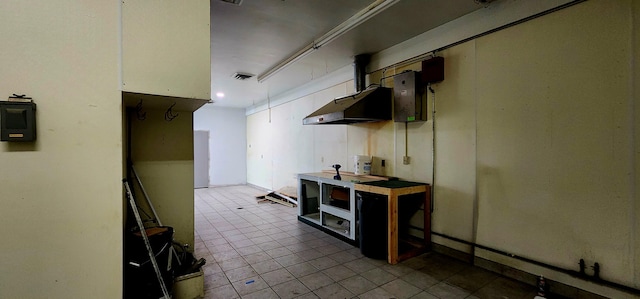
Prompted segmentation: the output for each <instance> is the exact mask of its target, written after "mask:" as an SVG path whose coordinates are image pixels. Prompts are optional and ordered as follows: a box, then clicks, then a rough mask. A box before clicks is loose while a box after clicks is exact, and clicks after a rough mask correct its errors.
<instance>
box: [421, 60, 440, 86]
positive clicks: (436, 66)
mask: <svg viewBox="0 0 640 299" xmlns="http://www.w3.org/2000/svg"><path fill="white" fill-rule="evenodd" d="M442 80H444V57H433V58H431V59H427V60H423V61H422V83H423V84H425V85H427V83H435V82H440V81H442Z"/></svg>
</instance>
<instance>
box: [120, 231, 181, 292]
mask: <svg viewBox="0 0 640 299" xmlns="http://www.w3.org/2000/svg"><path fill="white" fill-rule="evenodd" d="M146 233H147V236H148V238H149V242H150V244H151V248H152V249H153V253H154V256H155V259H156V261H157V263H158V266H159V268H160V271H161V274H162V278H163V280H164V281H165V282H169V283H166V287H167V289H168V291H169V292H170V291H171V286H172V283H171V282H172V281H173V266H172V265H171V258H172V256H171V250H170V248H171V246H172V245H171V244H172V240H173V228H172V227H168V226H167V227H153V228H148V229H146ZM125 244H126V245H125V248H126V250H125V261H126V265H125V271H124V278H125V279H124V283H125V286H124V288H125V298H160V297H162V296H163V294H162V290H161V288H160V286H159V285H158V280H157V278H156V274H155V272H154V269H153V265H152V263H151V260H150V259H149V255H148V253H147V250H146V248H145V245H144V241H143V239H142V235H141V232H140V231H135V232H130V233H128V234H127V235H126V239H125Z"/></svg>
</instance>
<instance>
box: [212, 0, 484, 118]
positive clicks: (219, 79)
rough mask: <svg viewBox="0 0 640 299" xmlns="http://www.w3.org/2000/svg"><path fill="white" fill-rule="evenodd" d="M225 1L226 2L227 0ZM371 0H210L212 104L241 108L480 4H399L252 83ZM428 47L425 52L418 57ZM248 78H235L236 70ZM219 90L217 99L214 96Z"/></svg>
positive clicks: (461, 0)
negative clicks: (234, 2) (234, 1)
mask: <svg viewBox="0 0 640 299" xmlns="http://www.w3.org/2000/svg"><path fill="white" fill-rule="evenodd" d="M229 1H230V0H229ZM373 2H374V0H348V1H346V0H242V1H241V3H240V5H236V4H231V3H227V2H225V1H223V0H211V94H212V98H213V100H214V103H213V104H210V105H213V106H219V107H237V108H246V107H249V106H252V105H254V104H258V103H261V102H263V101H265V100H266V99H267V98H268V97H270V98H274V97H277V96H278V95H279V94H282V93H283V92H286V91H288V90H291V89H293V88H296V87H298V86H300V85H303V84H306V83H309V82H310V81H312V80H314V79H317V78H320V77H322V76H323V75H326V74H328V73H331V72H333V71H335V70H338V69H340V68H342V67H345V66H347V65H351V64H352V63H353V56H354V55H357V54H362V53H368V54H373V53H376V52H379V51H381V50H384V49H386V48H389V47H391V46H393V45H395V44H398V43H400V42H402V41H405V40H407V39H410V38H412V37H414V36H416V35H419V34H421V33H423V32H425V31H428V30H430V29H432V28H435V27H437V26H439V25H442V24H444V23H446V22H449V21H451V20H454V19H457V18H459V17H461V16H463V15H465V14H468V13H470V12H472V11H474V10H477V9H482V8H483V7H484V6H483V5H481V4H478V3H477V0H400V1H396V3H395V4H393V5H392V6H390V7H388V8H387V9H385V10H383V11H381V12H379V13H378V14H376V15H375V16H373V17H371V18H370V19H368V20H367V21H365V22H363V23H362V24H360V25H359V26H358V27H356V28H354V29H352V30H350V31H347V32H346V33H345V34H344V35H342V36H340V37H338V38H337V39H335V40H333V41H332V42H330V43H329V44H327V45H324V46H322V47H321V48H319V49H317V50H315V51H313V52H312V53H311V54H309V55H307V56H305V57H304V58H302V59H300V60H297V61H296V62H295V63H293V64H291V65H290V66H288V67H287V68H285V69H284V70H282V71H280V72H278V73H276V74H275V75H273V76H271V77H269V78H268V79H266V80H264V81H263V82H261V83H260V82H258V80H257V76H258V75H260V74H263V73H265V72H266V71H267V70H269V69H270V68H272V67H273V66H275V65H277V64H278V63H280V62H281V61H283V60H285V59H287V58H288V57H290V56H292V55H293V54H295V53H296V52H297V51H299V50H300V49H302V48H304V47H305V46H307V45H309V44H311V43H313V41H314V40H316V39H317V38H319V37H321V36H322V35H324V34H325V33H327V32H329V31H330V30H331V29H333V28H334V27H336V26H338V25H340V24H341V23H342V22H344V21H346V20H347V19H349V18H350V17H351V16H353V15H354V14H357V13H358V12H360V11H361V10H363V9H364V8H366V7H367V6H369V5H370V4H371V3H373ZM428 50H429V49H425V52H426V51H428ZM238 72H241V73H249V74H252V75H255V76H254V77H252V78H249V79H246V80H237V79H235V78H234V76H233V75H234V74H235V73H238ZM219 92H222V93H224V97H221V98H218V97H216V94H217V93H219Z"/></svg>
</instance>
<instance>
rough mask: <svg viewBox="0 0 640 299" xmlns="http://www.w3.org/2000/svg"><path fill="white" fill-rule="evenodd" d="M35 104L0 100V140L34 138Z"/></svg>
mask: <svg viewBox="0 0 640 299" xmlns="http://www.w3.org/2000/svg"><path fill="white" fill-rule="evenodd" d="M35 113H36V104H35V103H32V102H8V101H1V102H0V141H34V140H36V116H35Z"/></svg>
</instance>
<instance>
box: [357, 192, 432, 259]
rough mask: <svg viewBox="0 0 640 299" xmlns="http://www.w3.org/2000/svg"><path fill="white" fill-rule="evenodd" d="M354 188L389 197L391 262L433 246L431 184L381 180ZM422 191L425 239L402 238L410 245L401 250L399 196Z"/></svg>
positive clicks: (388, 256)
mask: <svg viewBox="0 0 640 299" xmlns="http://www.w3.org/2000/svg"><path fill="white" fill-rule="evenodd" d="M354 188H355V190H356V191H362V192H368V193H374V194H380V195H386V196H387V198H388V218H387V221H388V230H387V232H388V233H387V246H388V250H387V261H388V262H389V264H397V263H398V262H400V261H402V260H405V259H408V258H410V257H413V256H416V255H419V254H421V253H423V252H425V251H426V249H428V248H429V247H430V246H431V212H430V207H431V186H429V185H427V184H422V183H413V182H406V181H381V182H368V183H362V184H355V186H354ZM420 193H424V240H423V241H422V242H421V243H416V242H410V241H408V240H402V241H403V242H407V243H408V244H406V245H409V246H407V247H408V249H407V250H405V251H403V252H399V243H400V242H401V240H399V238H398V198H399V197H400V196H403V195H411V194H420ZM403 247H404V246H403Z"/></svg>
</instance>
